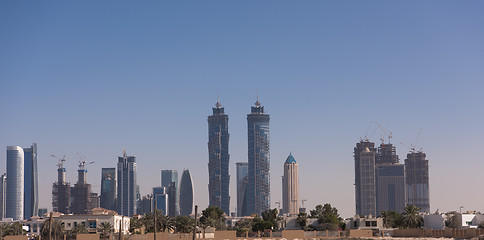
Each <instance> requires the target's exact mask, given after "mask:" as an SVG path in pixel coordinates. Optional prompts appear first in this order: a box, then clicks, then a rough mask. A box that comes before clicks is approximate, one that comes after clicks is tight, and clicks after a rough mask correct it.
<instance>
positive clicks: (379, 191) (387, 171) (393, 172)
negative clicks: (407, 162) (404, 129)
mask: <svg viewBox="0 0 484 240" xmlns="http://www.w3.org/2000/svg"><path fill="white" fill-rule="evenodd" d="M375 184H376V186H375V189H376V208H377V211H376V214H377V215H378V216H379V215H380V214H381V213H382V211H388V210H392V211H396V212H399V213H402V212H403V211H404V209H405V179H404V166H403V164H399V163H398V155H397V151H396V148H395V146H393V145H392V144H391V143H387V144H385V143H382V144H380V147H378V158H377V159H376V166H375Z"/></svg>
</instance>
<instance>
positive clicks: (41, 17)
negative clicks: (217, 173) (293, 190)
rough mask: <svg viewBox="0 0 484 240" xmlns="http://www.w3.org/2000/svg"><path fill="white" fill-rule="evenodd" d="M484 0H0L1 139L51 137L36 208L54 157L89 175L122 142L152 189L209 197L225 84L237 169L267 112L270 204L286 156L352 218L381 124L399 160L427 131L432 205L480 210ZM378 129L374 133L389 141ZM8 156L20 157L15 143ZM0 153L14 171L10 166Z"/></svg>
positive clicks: (310, 202)
mask: <svg viewBox="0 0 484 240" xmlns="http://www.w3.org/2000/svg"><path fill="white" fill-rule="evenodd" d="M482 9H484V3H483V2H480V1H369V2H368V1H365V2H363V1H171V2H169V1H143V2H133V1H101V2H99V1H83V2H63V1H49V2H45V1H42V2H18V1H2V2H1V3H0V32H1V34H0V86H1V87H0V112H1V113H2V114H1V115H0V116H1V118H0V147H2V148H3V149H6V146H9V145H20V146H23V147H27V146H30V145H29V144H30V143H31V142H37V143H38V145H39V172H40V173H39V175H40V184H39V185H40V187H41V201H40V207H49V208H50V206H51V194H50V192H51V186H52V185H51V184H52V182H54V181H55V174H56V171H55V169H56V167H55V164H56V163H57V162H56V160H55V159H54V158H52V157H50V155H51V154H55V155H59V156H62V155H67V156H68V157H69V158H70V159H69V161H68V162H67V163H66V165H67V170H68V179H69V180H70V181H71V182H75V181H76V177H77V172H76V168H77V161H78V159H77V157H76V154H77V153H80V154H82V155H85V156H86V157H87V158H88V160H90V161H95V162H96V163H95V164H93V165H90V166H89V167H88V169H89V173H88V181H89V182H90V183H92V184H93V188H94V190H95V191H97V192H99V182H100V169H101V168H102V167H115V165H116V161H117V156H119V155H121V153H122V149H123V148H126V151H127V153H128V154H133V155H136V156H137V160H138V171H139V179H138V180H139V183H140V185H141V192H142V194H147V193H148V192H150V191H151V188H152V187H154V186H158V185H160V171H161V170H162V169H177V170H178V171H179V172H180V173H181V171H182V170H183V169H184V168H189V169H190V170H191V172H192V177H193V179H194V182H195V203H196V204H198V205H200V207H202V208H204V207H206V206H207V204H208V193H207V192H208V191H207V189H208V187H207V184H208V176H207V174H208V170H207V164H208V153H207V141H208V139H207V138H208V137H207V131H208V130H207V120H206V118H207V116H208V115H209V114H211V107H212V106H213V105H214V104H215V103H216V100H217V92H219V94H220V99H221V102H222V104H223V105H224V107H225V108H226V113H228V114H229V131H230V134H231V135H230V137H231V139H230V154H231V163H232V164H231V169H230V171H231V175H232V178H231V181H232V182H231V184H232V185H231V186H232V187H231V197H232V203H231V209H234V208H235V199H236V194H235V162H238V161H247V129H246V128H247V123H246V114H247V113H248V112H249V111H250V106H251V105H253V104H254V102H255V100H256V96H257V91H258V92H259V96H260V100H261V103H262V104H263V105H264V106H265V108H266V111H267V112H268V113H269V114H270V115H271V177H272V189H271V191H272V202H273V205H272V206H273V207H275V206H276V204H274V202H276V201H280V200H281V180H280V177H281V175H282V174H283V172H282V164H283V162H284V160H285V158H286V157H287V155H288V154H289V152H290V151H292V153H293V155H294V157H295V158H296V160H297V161H298V163H299V165H300V166H299V169H300V184H301V191H300V192H301V193H300V194H301V196H300V198H302V199H307V202H306V207H309V208H313V207H314V205H316V204H320V203H326V202H329V203H331V204H333V205H335V206H336V207H337V208H338V209H339V210H340V212H341V214H342V216H344V217H349V216H352V215H353V214H354V186H353V181H354V165H353V164H354V162H353V156H352V155H353V153H352V152H353V147H354V146H355V144H356V142H357V141H359V139H360V137H363V136H364V135H365V134H366V132H367V129H368V126H369V124H370V123H371V122H372V121H378V122H380V123H381V124H382V125H383V126H385V127H387V128H388V129H389V130H390V131H392V133H393V139H392V142H393V143H394V144H396V146H397V151H398V154H399V155H400V161H401V162H403V161H404V159H405V155H406V153H407V152H408V148H407V147H405V146H403V145H401V144H400V142H403V143H406V144H407V145H410V144H414V143H415V142H416V141H417V135H418V133H419V131H420V129H423V130H422V134H421V135H420V137H419V140H418V145H420V147H422V148H423V150H424V151H425V152H426V153H427V157H428V159H429V161H430V163H429V164H430V174H431V175H430V178H431V179H430V184H431V185H430V191H431V192H430V194H431V210H432V211H435V210H436V209H439V210H441V211H449V210H456V209H458V208H459V206H464V209H467V210H479V211H484V206H483V205H482V202H481V201H480V199H483V198H484V192H482V191H480V190H477V189H476V187H475V186H476V184H477V183H479V182H480V180H481V179H480V177H479V176H480V175H481V174H482V170H483V169H484V163H483V162H484V161H482V160H484V159H483V157H482V155H481V151H480V149H481V147H480V146H481V145H482V143H483V141H484V140H483V139H484V138H483V136H484V127H483V126H482V123H483V122H484V113H483V111H482V104H483V102H484V94H482V91H483V89H484V79H483V77H484V68H483V66H484V44H482V43H483V42H484V25H483V24H482V23H483V22H484V15H483V14H482ZM380 134H381V133H379V132H377V133H376V134H375V135H374V136H373V139H372V140H374V141H375V142H377V143H379V138H380ZM5 152H6V151H5ZM5 155H6V154H1V155H0V171H1V172H4V171H5Z"/></svg>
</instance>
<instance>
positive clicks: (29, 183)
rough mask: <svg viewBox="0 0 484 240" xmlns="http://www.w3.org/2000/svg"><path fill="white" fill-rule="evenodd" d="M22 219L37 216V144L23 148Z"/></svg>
mask: <svg viewBox="0 0 484 240" xmlns="http://www.w3.org/2000/svg"><path fill="white" fill-rule="evenodd" d="M24 168H25V173H24V189H25V190H24V219H26V220H27V219H30V218H31V217H33V216H37V212H38V210H39V179H38V171H37V143H32V146H31V147H30V148H24Z"/></svg>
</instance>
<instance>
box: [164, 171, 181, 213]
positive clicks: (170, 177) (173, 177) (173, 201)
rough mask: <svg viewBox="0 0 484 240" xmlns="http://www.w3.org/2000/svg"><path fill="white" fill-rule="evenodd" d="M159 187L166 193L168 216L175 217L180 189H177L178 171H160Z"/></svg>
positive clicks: (177, 210)
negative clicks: (163, 188)
mask: <svg viewBox="0 0 484 240" xmlns="http://www.w3.org/2000/svg"><path fill="white" fill-rule="evenodd" d="M172 183H173V184H172ZM161 186H162V187H165V189H166V191H167V193H168V206H169V208H168V215H169V216H170V217H175V216H177V215H178V212H179V208H178V202H179V194H180V191H179V190H180V189H179V188H178V171H177V170H161Z"/></svg>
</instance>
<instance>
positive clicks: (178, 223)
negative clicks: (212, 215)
mask: <svg viewBox="0 0 484 240" xmlns="http://www.w3.org/2000/svg"><path fill="white" fill-rule="evenodd" d="M194 221H195V220H194V219H192V218H190V217H188V216H177V217H176V218H175V230H176V232H177V233H189V232H191V231H192V230H193V225H194Z"/></svg>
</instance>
